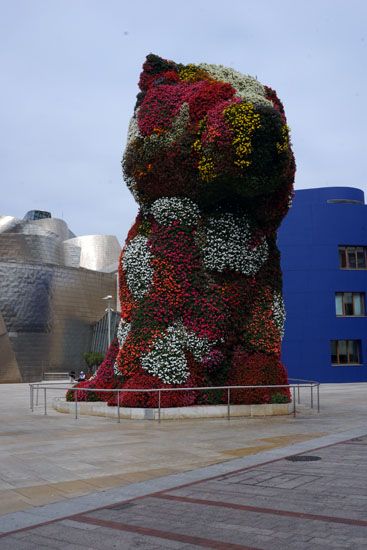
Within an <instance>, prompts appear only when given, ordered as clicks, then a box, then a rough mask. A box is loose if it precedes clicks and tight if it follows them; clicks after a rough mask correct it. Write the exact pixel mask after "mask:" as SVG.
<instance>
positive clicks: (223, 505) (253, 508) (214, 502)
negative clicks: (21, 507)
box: [84, 493, 367, 527]
mask: <svg viewBox="0 0 367 550" xmlns="http://www.w3.org/2000/svg"><path fill="white" fill-rule="evenodd" d="M150 496H151V497H154V498H160V499H166V500H175V501H177V502H190V503H192V504H201V505H203V506H217V507H219V508H230V509H232V510H244V511H246V512H254V513H258V514H271V515H274V516H284V517H289V518H301V519H310V520H313V521H326V522H327V523H345V524H346V525H360V526H361V527H367V521H365V520H363V519H351V518H341V517H336V516H324V515H321V514H307V513H305V512H292V511H288V510H276V509H274V508H260V507H259V506H248V505H245V504H236V503H233V502H222V501H220V500H206V499H203V498H191V497H181V496H177V495H170V494H165V493H161V494H155V495H150ZM84 517H85V516H84Z"/></svg>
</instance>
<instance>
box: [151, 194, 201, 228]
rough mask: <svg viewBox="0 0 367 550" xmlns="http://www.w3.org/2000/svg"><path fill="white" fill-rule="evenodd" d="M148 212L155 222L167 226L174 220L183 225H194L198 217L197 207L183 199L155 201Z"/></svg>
mask: <svg viewBox="0 0 367 550" xmlns="http://www.w3.org/2000/svg"><path fill="white" fill-rule="evenodd" d="M150 211H151V213H152V214H153V216H154V218H155V219H156V221H157V222H158V223H160V224H162V225H169V224H170V223H171V222H173V221H176V220H178V221H179V222H180V223H182V224H184V225H196V224H197V222H198V220H199V217H200V210H199V207H198V205H197V204H196V203H194V202H193V201H192V200H190V199H187V198H185V197H184V198H181V197H163V198H161V199H157V200H156V201H154V202H153V204H152V206H151V208H150Z"/></svg>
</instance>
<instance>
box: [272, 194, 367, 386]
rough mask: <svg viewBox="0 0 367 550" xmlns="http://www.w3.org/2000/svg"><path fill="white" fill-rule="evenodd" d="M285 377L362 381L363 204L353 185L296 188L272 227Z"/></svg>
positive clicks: (366, 323) (365, 344)
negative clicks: (275, 235) (278, 265)
mask: <svg viewBox="0 0 367 550" xmlns="http://www.w3.org/2000/svg"><path fill="white" fill-rule="evenodd" d="M278 246H279V249H280V252H281V262H282V269H283V285H284V287H283V293H284V300H285V306H286V312H287V320H286V325H285V336H284V340H283V351H282V357H283V361H284V364H285V365H286V367H287V369H288V373H289V376H290V377H293V378H305V379H314V380H319V381H321V382H362V381H364V382H365V381H367V317H366V293H367V255H366V254H367V206H366V205H365V204H364V194H363V192H362V191H361V190H359V189H355V188H351V187H327V188H319V189H305V190H301V191H297V192H296V194H295V199H294V202H293V206H292V208H291V209H290V211H289V213H288V215H287V217H286V218H285V219H284V221H283V223H282V225H281V228H280V230H279V232H278Z"/></svg>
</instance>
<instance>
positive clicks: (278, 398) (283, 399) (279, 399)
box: [270, 393, 290, 403]
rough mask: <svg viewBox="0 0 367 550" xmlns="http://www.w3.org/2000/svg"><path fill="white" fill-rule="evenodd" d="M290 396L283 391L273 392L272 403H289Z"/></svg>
mask: <svg viewBox="0 0 367 550" xmlns="http://www.w3.org/2000/svg"><path fill="white" fill-rule="evenodd" d="M289 402H290V400H289V397H288V396H287V395H284V394H282V393H273V394H272V396H271V399H270V403H289Z"/></svg>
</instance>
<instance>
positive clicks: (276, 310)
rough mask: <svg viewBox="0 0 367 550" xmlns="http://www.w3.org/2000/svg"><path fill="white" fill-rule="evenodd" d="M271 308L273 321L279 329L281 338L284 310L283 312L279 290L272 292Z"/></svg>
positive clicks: (284, 316)
mask: <svg viewBox="0 0 367 550" xmlns="http://www.w3.org/2000/svg"><path fill="white" fill-rule="evenodd" d="M272 310H273V319H274V323H275V325H276V327H277V328H278V330H279V334H280V336H281V338H283V336H284V323H285V318H286V312H285V307H284V301H283V297H282V295H281V294H280V292H274V294H273V307H272Z"/></svg>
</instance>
